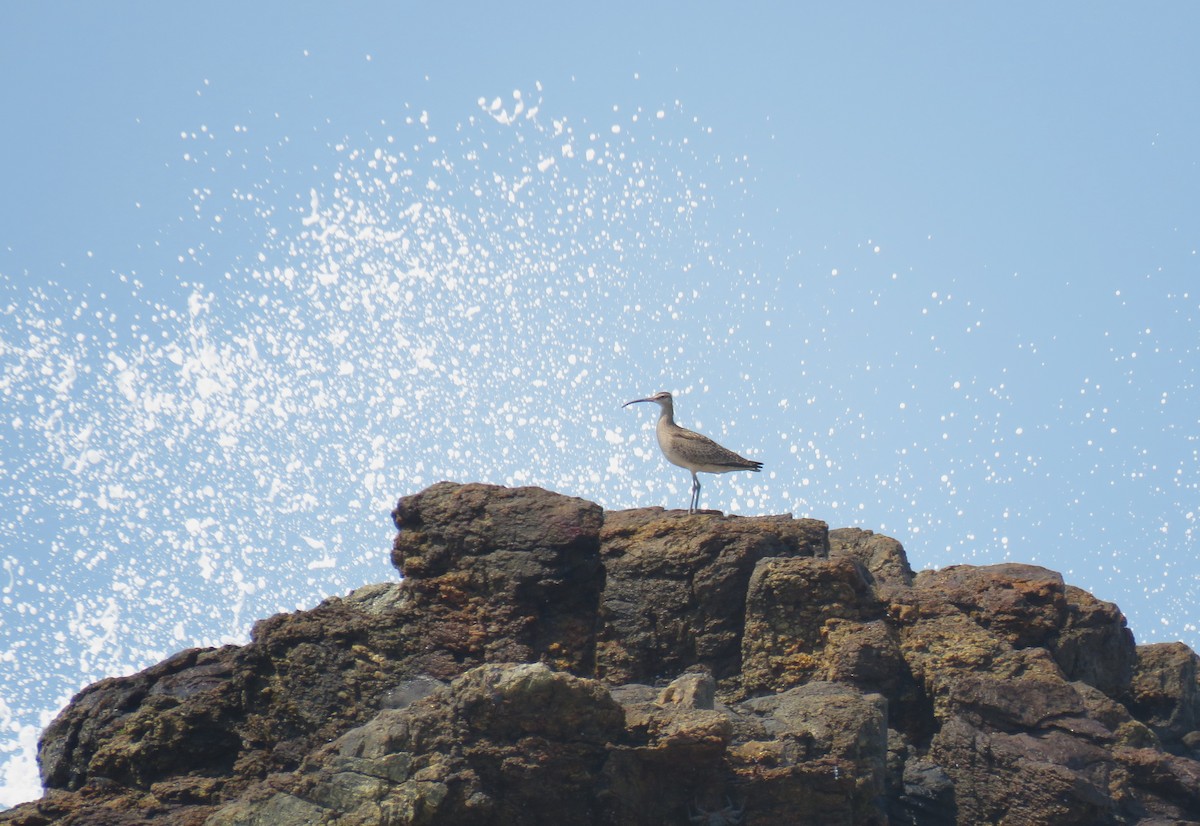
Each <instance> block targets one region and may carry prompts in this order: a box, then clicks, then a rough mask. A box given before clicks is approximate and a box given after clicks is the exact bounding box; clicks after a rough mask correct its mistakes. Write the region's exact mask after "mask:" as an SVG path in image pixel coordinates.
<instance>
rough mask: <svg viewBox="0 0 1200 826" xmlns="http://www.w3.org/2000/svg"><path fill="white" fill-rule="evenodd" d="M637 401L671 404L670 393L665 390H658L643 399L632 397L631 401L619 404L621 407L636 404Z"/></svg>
mask: <svg viewBox="0 0 1200 826" xmlns="http://www.w3.org/2000/svg"><path fill="white" fill-rule="evenodd" d="M638 402H654V403H655V404H657V405H658V406H659V407H666V406H668V405H670V404H671V394H670V393H668V392H667V391H666V390H659V391H658V392H657V393H655V394H654V395H653V396H647V397H646V398H644V399H634V400H633V401H631V402H625V404H623V405H621V407H629V405H631V404H637V403H638Z"/></svg>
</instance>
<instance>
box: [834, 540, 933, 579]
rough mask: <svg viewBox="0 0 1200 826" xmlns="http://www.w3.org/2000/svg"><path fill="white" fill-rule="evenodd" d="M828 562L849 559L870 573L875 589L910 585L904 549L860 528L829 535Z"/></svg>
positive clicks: (893, 541)
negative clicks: (829, 559)
mask: <svg viewBox="0 0 1200 826" xmlns="http://www.w3.org/2000/svg"><path fill="white" fill-rule="evenodd" d="M829 556H830V558H831V559H841V558H842V557H850V558H851V559H854V560H856V561H857V562H858V563H859V564H860V565H862V566H863V568H864V569H865V570H866V571H867V572H868V573H869V574H870V577H871V581H872V584H873V585H875V586H876V587H881V586H882V587H889V586H890V587H898V588H906V587H908V586H909V585H912V581H913V572H912V568H910V567H909V565H908V557H907V556H905V554H904V547H903V546H902V545H901V544H900V543H899V542H897V541H896V540H895V539H892V538H891V537H890V536H883V535H882V534H877V533H875V532H873V531H865V530H863V529H861V528H838V529H837V530H833V531H830V532H829Z"/></svg>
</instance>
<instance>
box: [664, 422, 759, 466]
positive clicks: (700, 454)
mask: <svg viewBox="0 0 1200 826" xmlns="http://www.w3.org/2000/svg"><path fill="white" fill-rule="evenodd" d="M676 436H677V437H678V442H677V443H676V450H678V451H679V455H680V456H681V457H683V458H685V459H687V460H688V461H692V462H696V463H697V464H705V465H712V466H717V467H734V468H750V467H752V466H754V465H761V464H762V463H761V462H754V461H751V460H750V459H746V458H743V457H741V456H739V455H737V454H736V453H734V452H733V451H732V450H730V449H729V448H726V447H721V445H719V444H717V443H716V442H714V441H713V440H712V439H710V438H708V437H707V436H704V435H702V434H700V433H697V432H695V431H694V430H688V429H687V428H684V427H681V428H679V429H678V430H677V431H676Z"/></svg>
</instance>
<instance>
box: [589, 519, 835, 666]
mask: <svg viewBox="0 0 1200 826" xmlns="http://www.w3.org/2000/svg"><path fill="white" fill-rule="evenodd" d="M828 552H829V543H828V539H827V529H826V526H825V523H823V522H817V521H816V520H811V519H800V520H793V519H791V518H790V517H751V518H746V517H730V516H720V515H717V514H711V513H703V514H700V515H699V516H693V515H690V514H687V513H685V512H681V511H663V510H662V509H661V508H645V509H641V510H631V511H615V512H610V513H607V514H606V515H605V518H604V530H603V535H602V550H601V553H602V556H603V563H604V569H605V575H606V582H605V587H604V595H603V598H602V602H601V606H600V617H599V619H600V623H601V627H600V631H599V635H598V639H597V653H596V657H597V660H596V672H597V674H598V675H599V676H601V677H603V678H604V679H606V680H608V681H609V682H612V683H617V684H619V683H629V682H654V681H655V680H656V679H659V678H662V677H665V676H667V675H671V674H678V673H679V672H681V671H683V670H684V669H685V668H687V667H688V666H691V665H697V664H701V665H705V666H707V667H708V668H709V669H710V670H711V671H712V673H713V674H714V675H715V677H716V678H717V679H718V680H721V679H724V678H726V677H729V676H731V675H733V674H736V673H737V671H738V669H739V667H740V663H741V638H742V626H743V624H744V612H743V603H744V602H745V598H746V583H747V582H748V581H749V579H750V575H751V573H752V572H753V571H754V566H755V564H756V563H757V562H758V561H759V560H761V559H765V558H768V557H792V556H809V557H817V556H822V557H823V556H826V555H827V554H828Z"/></svg>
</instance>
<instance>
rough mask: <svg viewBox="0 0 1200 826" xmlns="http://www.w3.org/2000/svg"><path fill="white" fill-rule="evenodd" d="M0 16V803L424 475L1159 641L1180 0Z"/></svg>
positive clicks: (31, 10) (317, 8)
mask: <svg viewBox="0 0 1200 826" xmlns="http://www.w3.org/2000/svg"><path fill="white" fill-rule="evenodd" d="M480 5H481V7H480V8H478V9H475V8H466V9H459V10H458V11H457V12H455V13H450V12H447V11H441V10H439V9H438V8H437V7H429V8H426V7H416V6H412V5H410V4H371V3H360V4H355V5H353V6H350V7H346V8H333V7H330V6H328V5H327V4H315V3H310V4H287V5H283V4H252V5H250V6H249V7H247V6H245V5H244V4H232V3H215V4H207V5H206V6H204V7H203V8H202V9H192V8H186V7H182V6H175V5H167V4H150V3H138V4H133V3H129V4H117V5H115V6H110V7H107V8H100V7H97V6H94V5H89V4H82V3H78V4H54V5H52V4H37V5H33V4H30V5H25V6H15V5H12V4H9V5H7V6H5V7H4V8H3V10H2V11H0V71H2V72H3V74H2V75H0V76H2V77H4V78H6V80H4V81H0V111H3V112H4V113H5V117H4V118H3V124H2V125H0V158H2V159H3V160H2V163H3V164H4V170H3V180H4V196H3V197H0V404H2V405H3V411H4V412H3V415H2V416H0V492H2V493H3V495H4V497H5V501H6V502H7V503H9V507H8V508H7V511H8V512H7V514H6V515H5V516H4V517H0V563H2V564H3V571H2V572H0V574H2V575H0V686H2V690H0V804H9V805H10V804H12V803H15V802H18V801H19V800H22V799H27V798H28V797H31V796H35V795H36V794H37V786H36V768H35V766H34V764H33V757H32V755H33V748H34V741H35V740H36V736H37V731H38V730H39V729H40V727H41V726H42V725H44V724H45V723H46V722H47V721H48V720H49V719H50V717H51V716H52V715H53V714H54V713H55V712H56V711H57V709H58V708H60V707H61V705H62V704H63V703H64V702H65V701H66V700H67V699H69V697H70V696H71V694H72V693H73V692H75V691H77V690H78V689H79V688H81V687H82V686H83V685H85V684H86V683H88V682H90V681H93V680H95V679H98V678H100V677H103V676H107V675H110V674H116V673H126V672H128V671H131V670H135V669H137V668H141V667H144V666H146V665H148V664H150V663H151V662H154V661H156V660H157V659H159V658H161V657H163V656H165V655H167V654H169V653H171V652H173V651H175V650H178V649H180V648H184V647H188V646H193V645H212V644H219V643H221V642H226V641H232V642H238V641H242V640H244V639H245V635H246V633H247V631H248V629H249V626H250V624H251V623H252V622H253V621H254V620H255V619H257V618H259V617H262V616H266V615H269V614H270V613H273V612H275V611H279V610H292V609H295V608H298V607H305V606H310V605H313V604H315V603H316V602H317V601H319V600H320V599H321V598H323V597H325V596H329V595H333V594H339V593H344V592H345V591H347V590H349V589H351V588H353V587H355V586H357V585H360V584H364V583H367V582H373V581H379V580H382V579H388V578H391V577H394V575H395V574H394V572H393V571H392V570H391V569H390V568H389V567H388V566H387V553H388V548H389V545H390V539H391V532H392V528H391V526H390V523H389V518H388V512H389V510H390V508H391V505H392V504H393V503H394V501H395V499H396V498H397V497H398V496H401V495H404V494H407V493H412V492H415V491H417V490H419V489H421V488H422V487H424V486H426V485H428V484H430V483H432V482H435V481H438V480H440V479H443V478H449V479H454V480H458V481H475V480H478V481H487V482H494V483H500V484H537V485H542V486H545V487H548V488H552V489H555V490H560V491H563V492H565V493H569V494H572V495H578V496H584V497H586V498H589V499H593V500H594V501H597V502H600V503H601V504H603V505H604V506H606V507H610V508H622V507H634V506H647V505H665V506H669V507H681V506H684V505H685V503H686V501H687V494H688V486H689V483H690V480H689V478H688V476H687V474H686V473H685V472H683V471H680V470H678V469H676V468H673V467H671V466H669V465H667V464H666V463H665V462H664V461H663V459H662V458H661V457H660V456H659V454H658V451H657V448H656V447H655V445H654V442H653V434H652V421H653V418H652V416H651V415H650V411H648V410H643V409H639V408H630V409H627V410H622V409H621V408H620V404H621V403H623V402H625V401H628V400H629V399H632V398H638V397H641V396H645V395H648V394H649V393H652V392H654V391H656V390H659V389H666V390H671V391H673V392H674V393H676V410H677V416H678V419H679V421H680V422H681V423H682V424H684V425H685V426H689V427H694V428H696V429H699V430H702V431H703V432H706V433H708V434H709V435H711V436H713V437H715V438H717V439H718V440H719V441H722V442H723V443H725V444H727V445H728V446H730V447H732V448H734V449H735V450H738V451H739V452H741V453H743V455H746V456H749V457H751V458H754V459H758V460H760V461H763V462H764V463H765V466H766V467H765V469H764V473H762V474H760V475H754V476H750V475H741V476H738V475H728V476H722V477H712V478H710V479H708V480H707V481H706V483H705V486H704V499H703V504H704V505H705V506H707V507H714V508H719V509H721V510H725V511H733V512H736V513H743V514H755V513H780V512H793V513H795V514H797V515H802V516H814V517H817V518H821V519H824V520H826V521H828V522H829V523H830V524H831V526H843V525H859V526H862V527H866V528H870V529H873V530H877V531H880V532H883V533H887V534H890V535H893V536H896V537H897V538H899V539H900V540H901V541H902V542H903V543H904V545H905V547H906V548H907V549H908V552H909V555H910V558H911V559H912V562H913V564H914V566H915V567H918V568H926V567H933V566H945V565H952V564H959V563H970V564H987V563H992V562H999V561H1005V560H1013V561H1024V562H1033V563H1036V564H1040V565H1045V566H1047V567H1050V568H1053V569H1055V570H1059V571H1062V572H1063V573H1064V576H1065V577H1066V578H1067V580H1068V581H1069V582H1071V583H1073V584H1076V585H1080V586H1081V587H1084V588H1087V589H1088V590H1091V591H1093V592H1094V593H1096V594H1097V595H1098V596H1100V597H1101V598H1104V599H1108V600H1112V601H1115V602H1117V604H1118V605H1120V606H1121V608H1122V609H1123V610H1124V611H1125V612H1126V614H1127V615H1128V616H1129V618H1130V624H1131V627H1132V628H1133V630H1134V633H1135V635H1136V636H1137V638H1138V639H1139V641H1143V642H1151V641H1162V640H1173V639H1182V640H1184V641H1186V642H1188V643H1189V644H1191V645H1192V646H1193V647H1195V646H1196V645H1197V644H1198V643H1200V627H1198V620H1197V608H1196V606H1197V597H1198V596H1200V563H1198V562H1197V536H1196V530H1197V528H1196V511H1197V510H1198V509H1200V496H1198V491H1200V456H1198V453H1197V451H1198V450H1200V421H1198V414H1197V412H1196V411H1197V410H1200V392H1198V390H1197V386H1196V380H1197V376H1196V364H1197V349H1198V348H1200V326H1198V323H1200V282H1198V281H1197V276H1198V272H1200V261H1198V258H1197V249H1198V248H1200V198H1198V193H1200V166H1198V163H1200V149H1197V147H1200V95H1198V92H1197V84H1196V80H1195V78H1197V77H1200V65H1198V64H1200V58H1198V57H1197V56H1196V52H1195V49H1194V47H1193V44H1192V42H1191V36H1192V35H1193V34H1194V32H1195V31H1196V30H1197V24H1198V23H1200V11H1197V10H1196V9H1195V7H1194V6H1193V5H1191V4H1184V3H1173V4H1172V3H1167V4H1158V5H1156V6H1154V7H1152V8H1150V9H1142V8H1139V9H1133V8H1132V7H1129V6H1125V5H1119V4H1094V3H1087V4H1085V3H1063V4H1055V5H1054V6H1052V7H1046V6H1044V5H1042V4H1016V5H1012V4H1008V5H1005V6H1003V7H999V6H997V7H991V6H989V7H986V8H985V7H979V6H974V5H964V6H946V5H941V6H936V7H935V6H928V7H906V8H900V7H896V6H894V5H892V4H872V3H862V4H838V5H837V6H821V7H817V6H805V5H797V6H796V7H795V8H787V9H783V8H772V7H768V6H764V5H752V6H751V7H749V8H741V7H739V8H736V9H734V7H732V6H719V5H715V4H703V3H701V4H695V3H690V4H682V3H672V4H659V5H655V6H650V4H617V5H615V6H614V5H612V4H609V5H608V6H605V7H604V8H595V9H590V10H588V11H586V12H579V13H575V12H572V13H570V14H567V13H565V12H564V11H563V9H562V7H561V5H560V4H549V3H546V4H525V5H524V6H523V7H522V8H520V9H499V8H491V7H483V4H480Z"/></svg>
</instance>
